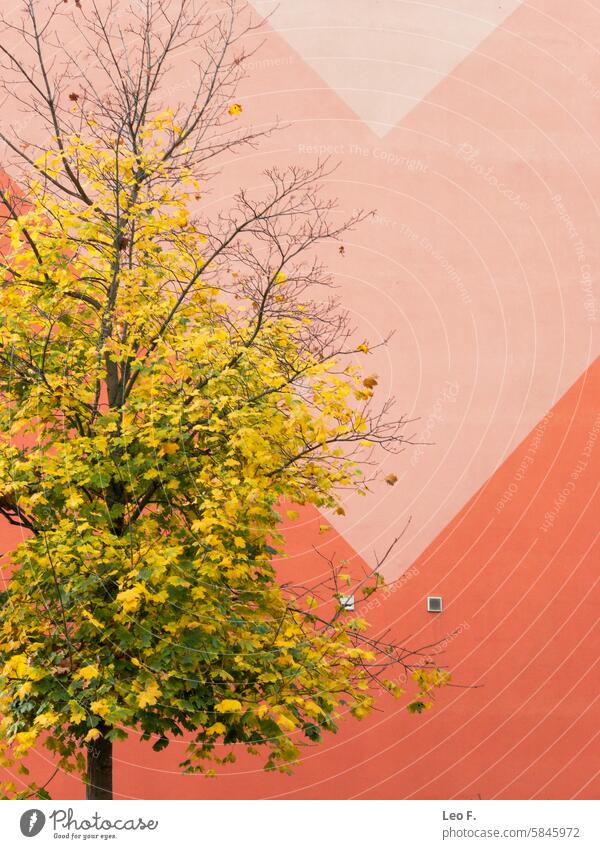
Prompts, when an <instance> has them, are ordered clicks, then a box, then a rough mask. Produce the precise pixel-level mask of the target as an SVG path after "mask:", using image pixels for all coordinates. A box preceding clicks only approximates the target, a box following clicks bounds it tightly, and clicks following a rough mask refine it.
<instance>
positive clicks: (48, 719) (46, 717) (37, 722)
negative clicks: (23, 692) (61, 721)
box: [33, 711, 59, 728]
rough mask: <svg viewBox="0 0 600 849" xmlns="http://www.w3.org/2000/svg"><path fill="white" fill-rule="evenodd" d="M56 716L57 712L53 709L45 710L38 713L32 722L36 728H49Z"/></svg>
mask: <svg viewBox="0 0 600 849" xmlns="http://www.w3.org/2000/svg"><path fill="white" fill-rule="evenodd" d="M58 718H59V716H58V714H57V713H55V712H54V711H46V712H45V713H40V714H38V715H37V716H36V718H35V719H34V720H33V724H34V726H35V727H36V728H49V727H50V726H52V725H54V724H55V723H56V721H57V720H58Z"/></svg>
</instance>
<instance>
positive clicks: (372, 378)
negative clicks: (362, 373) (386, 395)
mask: <svg viewBox="0 0 600 849" xmlns="http://www.w3.org/2000/svg"><path fill="white" fill-rule="evenodd" d="M378 382H379V381H378V380H377V375H376V374H370V375H369V377H365V379H364V380H363V386H366V387H368V388H369V389H373V387H374V386H377V383H378Z"/></svg>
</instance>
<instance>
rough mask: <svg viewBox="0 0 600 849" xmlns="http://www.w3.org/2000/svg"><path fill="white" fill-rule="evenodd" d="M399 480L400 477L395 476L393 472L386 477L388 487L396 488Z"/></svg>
mask: <svg viewBox="0 0 600 849" xmlns="http://www.w3.org/2000/svg"><path fill="white" fill-rule="evenodd" d="M397 480H398V476H397V475H395V474H394V473H393V472H391V473H390V474H389V475H386V477H385V482H386V483H387V484H388V486H394V484H395V483H396V482H397Z"/></svg>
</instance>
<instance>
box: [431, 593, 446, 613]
mask: <svg viewBox="0 0 600 849" xmlns="http://www.w3.org/2000/svg"><path fill="white" fill-rule="evenodd" d="M427 610H428V611H429V613H441V612H442V610H443V603H442V597H441V595H430V596H427Z"/></svg>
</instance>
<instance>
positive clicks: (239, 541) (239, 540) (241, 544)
mask: <svg viewBox="0 0 600 849" xmlns="http://www.w3.org/2000/svg"><path fill="white" fill-rule="evenodd" d="M233 544H234V545H235V547H236V548H246V540H245V539H244V538H243V537H234V538H233Z"/></svg>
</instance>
